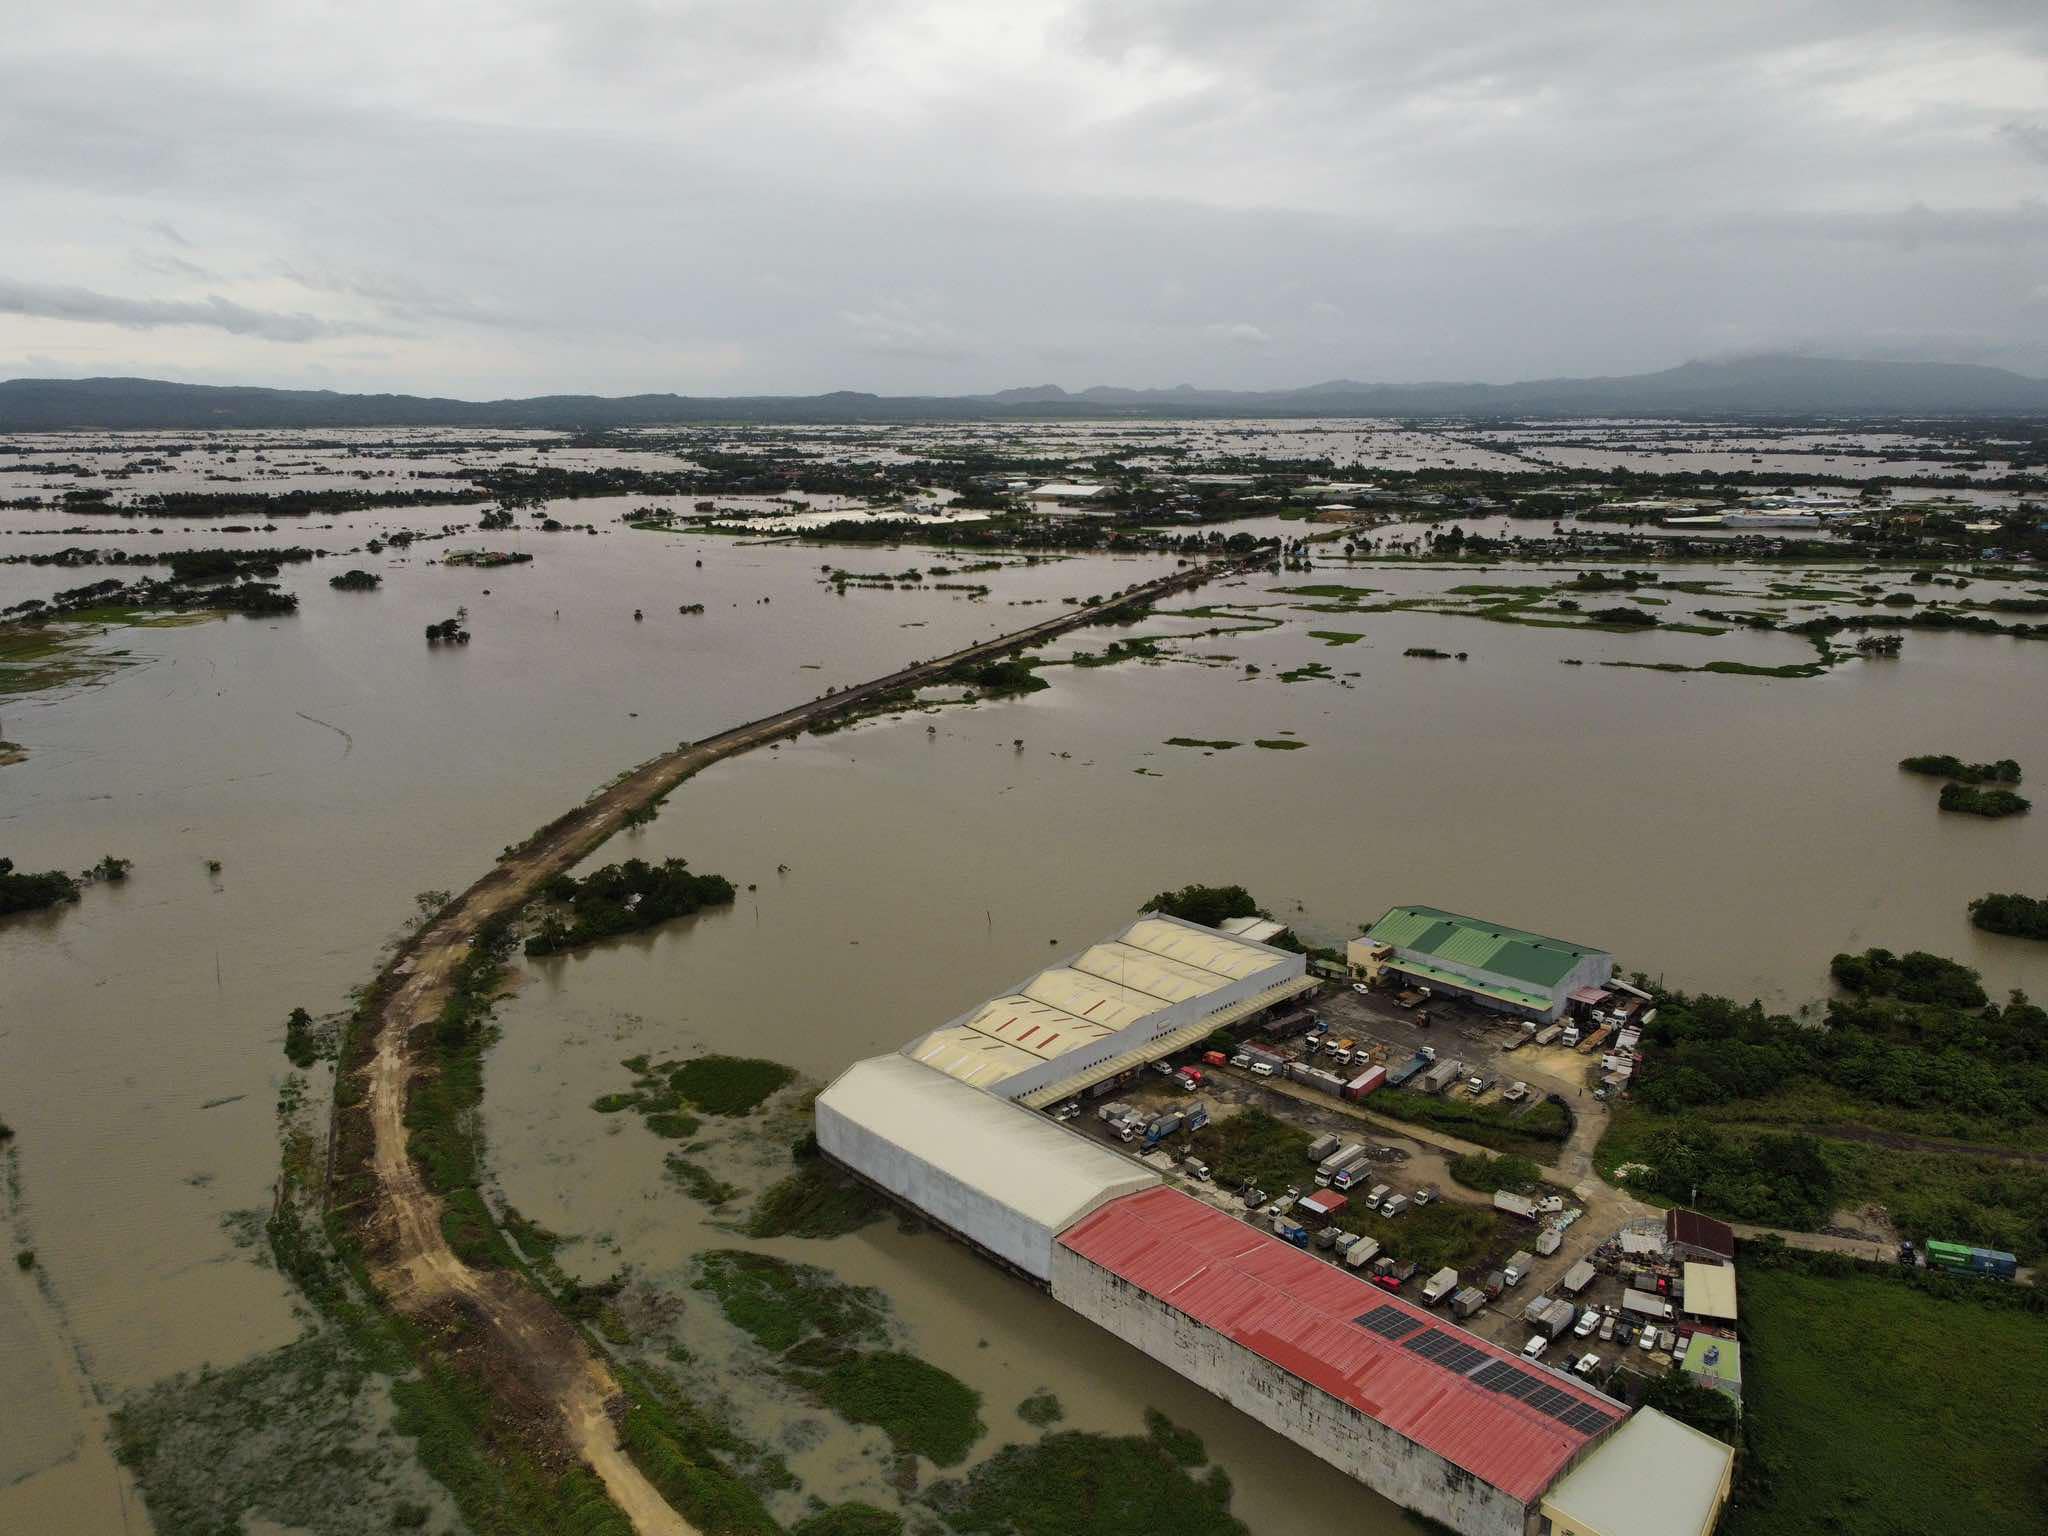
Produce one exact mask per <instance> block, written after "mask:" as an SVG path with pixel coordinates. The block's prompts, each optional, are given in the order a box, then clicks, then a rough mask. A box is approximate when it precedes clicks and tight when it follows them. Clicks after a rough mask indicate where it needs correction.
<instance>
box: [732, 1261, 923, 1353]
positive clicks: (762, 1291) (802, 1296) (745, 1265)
mask: <svg viewBox="0 0 2048 1536" xmlns="http://www.w3.org/2000/svg"><path fill="white" fill-rule="evenodd" d="M697 1268H698V1276H697V1279H696V1281H695V1282H694V1287H693V1288H694V1289H696V1290H700V1291H705V1292H708V1293H709V1294H710V1295H711V1296H713V1297H715V1298H716V1299H717V1302H718V1305H719V1308H720V1309H721V1310H722V1311H723V1312H724V1313H725V1317H726V1321H728V1322H730V1323H731V1324H732V1325H733V1326H734V1327H736V1328H738V1329H739V1330H740V1331H741V1332H743V1333H745V1334H746V1335H747V1336H748V1337H749V1338H751V1339H752V1340H753V1341H754V1342H755V1343H756V1344H759V1345H760V1346H761V1347H762V1348H763V1349H767V1350H771V1351H773V1352H775V1353H777V1354H781V1353H784V1352H786V1351H788V1350H790V1349H792V1348H794V1347H795V1346H796V1345H798V1344H800V1343H804V1342H806V1341H808V1340H811V1339H820V1340H823V1341H824V1342H826V1343H827V1344H830V1345H834V1346H837V1347H840V1348H851V1347H852V1346H855V1345H860V1344H880V1343H883V1342H885V1341H886V1340H887V1338H888V1311H889V1304H888V1302H887V1301H886V1300H885V1299H884V1298H883V1296H882V1293H881V1292H880V1291H877V1290H872V1289H869V1288H868V1287H865V1286H852V1285H846V1284H844V1283H843V1282H841V1281H839V1280H837V1279H835V1278H834V1277H833V1276H832V1275H831V1274H830V1273H829V1272H828V1271H826V1270H822V1269H819V1268H817V1267H815V1266H814V1265H810V1264H792V1263H791V1262H789V1260H787V1259H778V1258H774V1257H772V1256H771V1255H768V1254H761V1253H748V1252H745V1251H744V1250H741V1249H732V1248H721V1249H713V1250H712V1251H711V1252H709V1253H704V1254H699V1255H698V1259H697Z"/></svg>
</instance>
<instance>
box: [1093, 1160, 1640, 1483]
mask: <svg viewBox="0 0 2048 1536" xmlns="http://www.w3.org/2000/svg"><path fill="white" fill-rule="evenodd" d="M1059 1241H1060V1245H1061V1246H1062V1247H1065V1248H1068V1249H1071V1250H1072V1251H1073V1252H1075V1253H1077V1254H1079V1255H1081V1256H1082V1257H1084V1258H1086V1259H1088V1260H1090V1261H1091V1262H1092V1263H1095V1264H1098V1265H1100V1266H1101V1267H1103V1268H1104V1269H1107V1270H1109V1271H1110V1272H1111V1273H1112V1274H1115V1275H1117V1276H1118V1277H1119V1278H1121V1279H1123V1280H1126V1281H1128V1282H1130V1283H1131V1284H1132V1285H1135V1286H1138V1287H1139V1288H1140V1289H1142V1290H1144V1291H1146V1292H1148V1293H1150V1294H1151V1295H1153V1296H1156V1297H1158V1298H1159V1299H1160V1300H1161V1301H1164V1302H1166V1303H1167V1304H1168V1305H1170V1306H1172V1307H1173V1308H1175V1309H1176V1310H1178V1311H1180V1312H1182V1313H1184V1314H1186V1315H1187V1316H1189V1317H1191V1318H1193V1319H1194V1320H1195V1321H1197V1322H1199V1323H1202V1324H1203V1325H1205V1326H1206V1327H1209V1328H1213V1329H1214V1330H1216V1331H1217V1332H1218V1333H1220V1334H1222V1335H1223V1336H1224V1337H1226V1338H1229V1339H1231V1340H1232V1341H1234V1342H1235V1343H1238V1344H1241V1345H1243V1346H1244V1347H1245V1348H1247V1349H1249V1350H1252V1351H1253V1352H1254V1353H1256V1354H1258V1355H1260V1356H1261V1357H1263V1358H1264V1359H1267V1360H1270V1361H1271V1362H1272V1363H1273V1364H1275V1365H1277V1366H1279V1367H1280V1368H1281V1369H1283V1370H1285V1371H1288V1372H1289V1373H1291V1374H1293V1375H1294V1376H1297V1377H1299V1378H1300V1379H1301V1380H1302V1381H1304V1382H1307V1383H1308V1384H1310V1385H1311V1386H1314V1387H1316V1388H1318V1389H1320V1390H1321V1391H1324V1392H1327V1393H1329V1394H1330V1395H1331V1396H1332V1397H1335V1398H1338V1399H1340V1400H1341V1401H1343V1402H1345V1403H1348V1404H1350V1405H1351V1406H1352V1407H1353V1408H1356V1409H1358V1410H1359V1411H1360V1412H1361V1413H1365V1414H1368V1415H1370V1416H1371V1417H1373V1418H1375V1419H1377V1420H1378V1421H1379V1422H1380V1423H1382V1424H1385V1425H1386V1426H1387V1427H1388V1428H1389V1429H1392V1430H1394V1431H1395V1432H1396V1433H1398V1434H1401V1435H1404V1436H1406V1437H1407V1438H1408V1439H1410V1440H1412V1441H1414V1442H1415V1443H1416V1444H1418V1445H1421V1446H1423V1447H1425V1448H1426V1449H1428V1450H1430V1451H1433V1452H1435V1453H1436V1454H1437V1455H1439V1456H1441V1457H1443V1458H1444V1459H1445V1460H1446V1461H1450V1462H1452V1463H1454V1464H1456V1465H1457V1466H1460V1467H1463V1468H1464V1469H1465V1470H1466V1471H1468V1472H1470V1473H1472V1474H1473V1475H1474V1476H1476V1477H1479V1478H1482V1479H1484V1480H1485V1481H1487V1482H1489V1483H1491V1484H1493V1485H1494V1486H1495V1487H1497V1488H1500V1489H1502V1490H1503V1491H1504V1492H1506V1493H1508V1494H1510V1495H1512V1496H1513V1497H1515V1498H1517V1499H1520V1500H1522V1501H1523V1502H1525V1503H1528V1502H1533V1501H1534V1500H1535V1499H1536V1497H1537V1496H1538V1495H1539V1494H1541V1493H1542V1491H1543V1490H1544V1489H1545V1488H1546V1487H1548V1486H1549V1484H1550V1481H1551V1479H1552V1478H1554V1477H1556V1476H1557V1474H1558V1472H1559V1470H1560V1469H1561V1468H1563V1467H1564V1466H1565V1464H1566V1463H1567V1462H1569V1461H1570V1460H1571V1459H1572V1457H1574V1456H1575V1455H1577V1454H1578V1453H1579V1451H1580V1450H1581V1449H1583V1448H1584V1447H1585V1446H1586V1445H1587V1444H1588V1443H1589V1442H1590V1441H1591V1440H1593V1439H1595V1438H1597V1437H1598V1435H1599V1434H1600V1433H1602V1432H1604V1429H1603V1428H1595V1429H1591V1430H1586V1429H1578V1428H1574V1427H1572V1426H1571V1425H1568V1424H1566V1423H1564V1422H1562V1421H1561V1420H1559V1419H1558V1418H1556V1417H1553V1416H1552V1415H1551V1414H1549V1413H1545V1412H1541V1411H1539V1410H1538V1409H1536V1408H1535V1407H1532V1406H1530V1404H1529V1403H1528V1402H1526V1401H1522V1400H1519V1399H1518V1398H1516V1397H1514V1396H1509V1395H1507V1394H1506V1393H1505V1392H1504V1391H1501V1390H1488V1388H1487V1387H1485V1386H1483V1385H1481V1384H1480V1383H1479V1382H1477V1381H1475V1380H1474V1379H1473V1375H1474V1373H1482V1374H1490V1376H1491V1379H1493V1380H1496V1381H1501V1382H1510V1381H1511V1382H1512V1383H1513V1384H1514V1385H1515V1386H1516V1388H1517V1389H1521V1388H1523V1387H1527V1388H1529V1389H1531V1390H1533V1389H1535V1388H1539V1387H1540V1388H1547V1389H1550V1390H1551V1391H1553V1392H1555V1393H1556V1394H1558V1397H1559V1399H1561V1400H1563V1401H1564V1402H1565V1403H1566V1405H1567V1406H1566V1407H1565V1408H1564V1409H1563V1410H1562V1411H1566V1412H1571V1413H1574V1414H1578V1413H1580V1412H1581V1410H1583V1411H1584V1417H1585V1418H1586V1420H1587V1421H1588V1422H1589V1423H1590V1422H1591V1421H1592V1419H1593V1417H1594V1416H1595V1415H1597V1416H1598V1417H1599V1418H1600V1419H1603V1420H1605V1421H1607V1422H1608V1423H1618V1422H1619V1421H1620V1418H1621V1414H1622V1410H1621V1408H1620V1406H1619V1405H1618V1404H1616V1403H1613V1402H1611V1401H1609V1400H1608V1399H1606V1398H1604V1397H1602V1396H1600V1395H1599V1394H1598V1393H1596V1392H1593V1391H1590V1390H1588V1389H1586V1388H1584V1387H1581V1386H1580V1385H1579V1384H1578V1383H1576V1382H1573V1381H1571V1380H1569V1379H1568V1378H1566V1377H1563V1376H1561V1375H1559V1374H1557V1373H1555V1372H1551V1371H1545V1370H1541V1369H1540V1368H1535V1367H1531V1366H1528V1365H1526V1364H1524V1363H1523V1362H1521V1361H1520V1360H1519V1359H1517V1357H1516V1356H1514V1355H1513V1354H1511V1353H1509V1352H1508V1351H1507V1350H1504V1349H1501V1348H1499V1347H1498V1346H1496V1345H1493V1344H1490V1343H1488V1342H1487V1341H1486V1340H1484V1339H1481V1338H1479V1337H1478V1336H1477V1335H1475V1334H1470V1333H1467V1332H1466V1331H1465V1330H1463V1329H1461V1328H1452V1327H1449V1326H1447V1325H1446V1324H1445V1323H1443V1322H1442V1321H1441V1320H1440V1319H1439V1318H1438V1317H1437V1316H1436V1315H1435V1314H1434V1313H1431V1312H1428V1311H1425V1310H1424V1309H1423V1308H1421V1307H1417V1306H1414V1305H1411V1304H1410V1303H1408V1302H1406V1301H1403V1300H1402V1299H1401V1298H1399V1297H1397V1296H1393V1295H1390V1294H1388V1293H1387V1292H1386V1291H1383V1290H1381V1289H1379V1288H1378V1287H1377V1286H1374V1285H1371V1284H1368V1283H1367V1282H1366V1281H1364V1280H1361V1279H1359V1278H1358V1277H1356V1276H1355V1275H1352V1274H1349V1273H1347V1272H1346V1271H1344V1270H1340V1269H1338V1268H1336V1267H1335V1266H1333V1265H1330V1264H1325V1263H1323V1262H1322V1261H1321V1260H1319V1259H1316V1258H1313V1257H1311V1256H1310V1255H1308V1254H1306V1253H1303V1252H1301V1251H1300V1250H1299V1249H1296V1248H1294V1247H1292V1246H1291V1245H1289V1244H1287V1243H1283V1242H1281V1241H1280V1240H1279V1239H1277V1238H1274V1237H1270V1236H1268V1235H1267V1234H1265V1233H1263V1232H1260V1231H1259V1230H1257V1229H1256V1228H1254V1227H1250V1226H1247V1225H1246V1224H1245V1223H1243V1222H1241V1221H1238V1220H1236V1219H1235V1218H1234V1217H1231V1216H1228V1215H1226V1214H1224V1213H1223V1212H1222V1211H1218V1210H1216V1209H1214V1208H1213V1207H1210V1206H1207V1205H1204V1204H1202V1202H1200V1201H1199V1200H1195V1199H1192V1198H1190V1197H1189V1196H1187V1195H1184V1194H1182V1193H1180V1192H1179V1191H1178V1190H1173V1189H1166V1188H1159V1189H1151V1190H1146V1191H1144V1192H1142V1193H1139V1194H1135V1195H1128V1196H1125V1197H1124V1198H1123V1199H1120V1200H1114V1201H1111V1202H1110V1203H1109V1204H1108V1205H1105V1206H1103V1207H1102V1208H1101V1209H1100V1210H1098V1211H1096V1212H1094V1213H1093V1214H1092V1215H1090V1216H1088V1217H1086V1218H1084V1219H1083V1220H1081V1221H1079V1222H1077V1223H1076V1224H1075V1225H1074V1226H1073V1227H1072V1228H1071V1229H1069V1230H1068V1231H1066V1232H1064V1233H1062V1234H1061V1235H1060V1239H1059ZM1382 1309H1389V1311H1382ZM1376 1313H1377V1314H1379V1317H1380V1319H1381V1320H1382V1321H1383V1322H1384V1323H1385V1324H1386V1325H1388V1326H1389V1327H1390V1328H1391V1330H1392V1332H1391V1333H1389V1332H1380V1331H1376V1328H1374V1327H1368V1326H1365V1325H1363V1324H1361V1323H1360V1322H1359V1321H1358V1319H1360V1318H1362V1317H1365V1316H1367V1315H1368V1314H1376ZM1390 1313H1391V1314H1393V1315H1391V1316H1390ZM1411 1323H1412V1325H1413V1326H1408V1324H1411ZM1430 1331H1434V1332H1435V1333H1438V1334H1441V1335H1443V1336H1444V1341H1443V1345H1442V1346H1437V1345H1432V1346H1430V1348H1431V1352H1432V1353H1434V1354H1436V1355H1437V1356H1438V1357H1439V1358H1437V1359H1432V1358H1429V1357H1428V1356H1426V1355H1425V1354H1423V1353H1421V1352H1418V1351H1417V1350H1416V1349H1414V1348H1411V1347H1410V1346H1411V1345H1412V1344H1414V1343H1415V1342H1417V1341H1419V1340H1422V1339H1424V1337H1425V1335H1426V1333H1428V1332H1430ZM1396 1335H1399V1336H1405V1338H1404V1339H1403V1341H1402V1342H1397V1340H1396ZM1452 1345H1455V1346H1462V1347H1463V1349H1461V1350H1458V1351H1455V1352H1453V1353H1450V1354H1448V1355H1447V1354H1446V1353H1445V1351H1446V1349H1447V1348H1448V1346H1452ZM1463 1350H1469V1351H1471V1354H1470V1355H1469V1356H1468V1355H1465V1354H1464V1353H1463ZM1455 1364H1462V1365H1463V1369H1456V1368H1453V1367H1454V1365H1455ZM1490 1366H1498V1367H1499V1369H1497V1370H1495V1371H1493V1372H1491V1373H1489V1372H1488V1367H1490ZM1510 1373H1512V1374H1510Z"/></svg>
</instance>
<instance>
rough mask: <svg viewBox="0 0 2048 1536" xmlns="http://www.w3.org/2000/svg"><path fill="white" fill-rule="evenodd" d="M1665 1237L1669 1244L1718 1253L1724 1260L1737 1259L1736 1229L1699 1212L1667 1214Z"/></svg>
mask: <svg viewBox="0 0 2048 1536" xmlns="http://www.w3.org/2000/svg"><path fill="white" fill-rule="evenodd" d="M1664 1237H1665V1240H1666V1241H1668V1242H1673V1243H1684V1244H1685V1245H1686V1246H1687V1247H1689V1248H1704V1249H1705V1250H1706V1251H1707V1252H1709V1253H1718V1254H1720V1255H1721V1257H1723V1258H1724V1259H1733V1258H1734V1257H1735V1229H1734V1228H1733V1227H1731V1226H1729V1225H1728V1223H1727V1222H1725V1221H1716V1220H1714V1218H1713V1217H1711V1216H1702V1215H1701V1214H1700V1213H1699V1212H1698V1211H1667V1212H1665V1214H1664Z"/></svg>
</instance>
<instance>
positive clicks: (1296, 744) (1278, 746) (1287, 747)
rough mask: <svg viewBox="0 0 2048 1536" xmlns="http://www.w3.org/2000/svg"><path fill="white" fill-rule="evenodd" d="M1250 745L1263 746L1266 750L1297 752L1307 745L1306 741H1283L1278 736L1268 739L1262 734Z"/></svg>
mask: <svg viewBox="0 0 2048 1536" xmlns="http://www.w3.org/2000/svg"><path fill="white" fill-rule="evenodd" d="M1252 745H1253V746H1255V747H1264V748H1265V749H1266V750H1267V751H1268V752H1299V751H1300V750H1301V749H1302V748H1303V747H1305V746H1307V745H1308V743H1307V742H1305V741H1284V740H1282V739H1280V738H1278V737H1274V738H1271V739H1268V738H1266V737H1264V736H1261V737H1260V738H1259V739H1258V740H1257V741H1255V742H1253V743H1252Z"/></svg>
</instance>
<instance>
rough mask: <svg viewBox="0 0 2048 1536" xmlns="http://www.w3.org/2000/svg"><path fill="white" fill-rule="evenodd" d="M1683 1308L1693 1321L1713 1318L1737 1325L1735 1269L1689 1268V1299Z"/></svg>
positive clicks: (1722, 1266)
mask: <svg viewBox="0 0 2048 1536" xmlns="http://www.w3.org/2000/svg"><path fill="white" fill-rule="evenodd" d="M1679 1305H1680V1308H1681V1310H1683V1311H1684V1312H1685V1313H1686V1314H1687V1315H1688V1316H1691V1317H1705V1318H1711V1319H1713V1320H1714V1321H1715V1322H1718V1323H1732V1322H1734V1321H1735V1266H1734V1265H1732V1264H1690V1263H1689V1264H1687V1265H1686V1266H1685V1297H1684V1299H1683V1300H1682V1301H1681V1302H1680V1304H1679Z"/></svg>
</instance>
